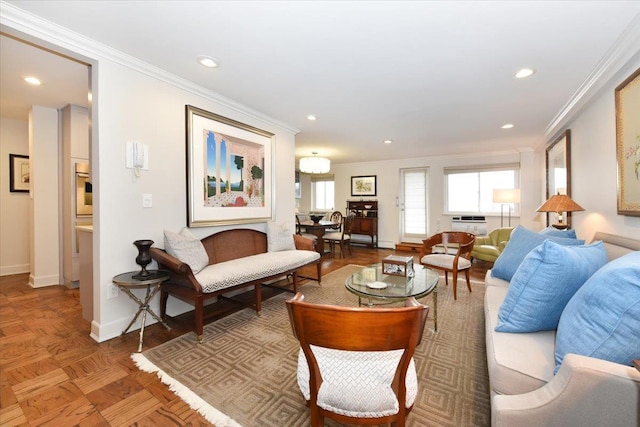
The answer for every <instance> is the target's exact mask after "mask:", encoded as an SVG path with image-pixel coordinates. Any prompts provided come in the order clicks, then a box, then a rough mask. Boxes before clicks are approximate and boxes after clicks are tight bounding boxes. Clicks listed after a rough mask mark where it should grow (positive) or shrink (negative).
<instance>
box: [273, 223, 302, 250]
mask: <svg viewBox="0 0 640 427" xmlns="http://www.w3.org/2000/svg"><path fill="white" fill-rule="evenodd" d="M293 234H294V231H293V230H292V229H290V228H289V227H288V226H287V224H285V223H277V222H274V221H269V222H268V223H267V250H268V251H269V252H280V251H290V250H293V249H295V248H296V245H295V242H294V241H293Z"/></svg>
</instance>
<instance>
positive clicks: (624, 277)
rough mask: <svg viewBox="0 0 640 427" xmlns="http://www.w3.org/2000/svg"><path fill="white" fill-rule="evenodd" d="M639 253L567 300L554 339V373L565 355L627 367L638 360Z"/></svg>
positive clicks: (615, 263) (598, 275)
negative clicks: (593, 358)
mask: <svg viewBox="0 0 640 427" xmlns="http://www.w3.org/2000/svg"><path fill="white" fill-rule="evenodd" d="M639 325H640V251H636V252H631V253H629V254H627V255H625V256H623V257H620V258H618V259H615V260H613V261H611V262H609V263H608V264H607V265H605V266H604V267H602V268H601V269H600V270H598V271H597V272H596V273H595V274H594V275H593V276H591V278H590V279H589V280H588V281H587V283H585V284H584V285H583V286H582V287H581V288H580V289H579V290H578V292H576V294H575V295H574V296H573V298H571V300H570V301H569V303H568V304H567V307H566V308H565V310H564V312H563V313H562V316H561V317H560V323H559V324H558V333H557V337H556V350H555V360H556V371H557V369H559V368H560V365H561V364H562V360H563V359H564V356H565V355H566V354H567V353H576V354H581V355H584V356H590V357H596V358H598V359H604V360H609V361H611V362H615V363H620V364H623V365H627V366H629V365H630V364H631V360H632V359H640V332H639V329H638V327H639Z"/></svg>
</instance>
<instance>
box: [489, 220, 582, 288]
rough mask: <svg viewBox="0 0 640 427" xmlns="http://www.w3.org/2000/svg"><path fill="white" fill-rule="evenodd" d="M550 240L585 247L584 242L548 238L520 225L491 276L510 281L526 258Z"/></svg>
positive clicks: (497, 260) (553, 237)
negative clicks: (537, 247)
mask: <svg viewBox="0 0 640 427" xmlns="http://www.w3.org/2000/svg"><path fill="white" fill-rule="evenodd" d="M547 239H550V240H553V241H554V242H556V243H559V244H561V245H566V246H568V245H584V240H579V239H565V238H562V237H555V236H548V235H546V234H540V233H536V232H535V231H531V230H527V229H526V228H524V227H523V226H521V225H518V226H517V227H516V228H515V229H514V230H513V233H511V238H510V239H509V241H508V242H507V246H505V248H504V250H503V251H502V253H501V254H500V256H499V257H498V259H496V262H495V263H494V264H493V267H492V269H491V275H492V276H493V277H498V278H500V279H503V280H508V281H510V280H511V278H512V277H513V274H514V273H515V272H516V270H517V269H518V267H519V266H520V264H521V263H522V260H523V259H524V257H526V256H527V254H528V253H529V252H531V250H532V249H533V248H535V247H536V246H540V245H541V244H542V242H544V241H545V240H547Z"/></svg>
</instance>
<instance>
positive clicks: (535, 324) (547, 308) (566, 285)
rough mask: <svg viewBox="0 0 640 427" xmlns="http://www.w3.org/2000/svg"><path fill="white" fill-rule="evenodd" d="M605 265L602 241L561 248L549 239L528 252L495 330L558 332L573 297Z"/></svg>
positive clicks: (515, 277)
mask: <svg viewBox="0 0 640 427" xmlns="http://www.w3.org/2000/svg"><path fill="white" fill-rule="evenodd" d="M606 263H607V252H606V251H605V249H604V243H602V242H597V243H593V244H591V245H587V246H562V245H559V244H557V243H555V242H553V241H551V240H546V241H545V242H544V243H543V244H541V245H540V246H537V247H536V248H534V249H533V250H532V251H531V252H529V255H527V256H526V257H525V259H524V261H522V264H520V267H518V270H516V272H515V274H514V275H513V278H512V279H511V283H510V284H509V290H508V292H507V296H506V297H505V299H504V301H503V302H502V306H500V311H499V312H498V324H497V326H496V331H498V332H536V331H549V330H555V329H556V328H557V327H558V321H559V320H560V315H561V314H562V310H564V307H565V306H566V305H567V303H568V302H569V300H570V299H571V297H572V296H573V294H575V293H576V291H577V290H578V289H579V288H580V286H582V285H583V284H584V283H585V282H586V281H587V279H588V278H589V277H591V275H592V274H593V273H595V272H596V271H597V270H598V269H599V268H600V267H602V266H603V265H605V264H606Z"/></svg>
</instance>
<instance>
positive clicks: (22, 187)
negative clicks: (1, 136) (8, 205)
mask: <svg viewBox="0 0 640 427" xmlns="http://www.w3.org/2000/svg"><path fill="white" fill-rule="evenodd" d="M30 176H31V175H30V172H29V156H23V155H20V154H9V191H10V192H11V193H28V192H29V179H30Z"/></svg>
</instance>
